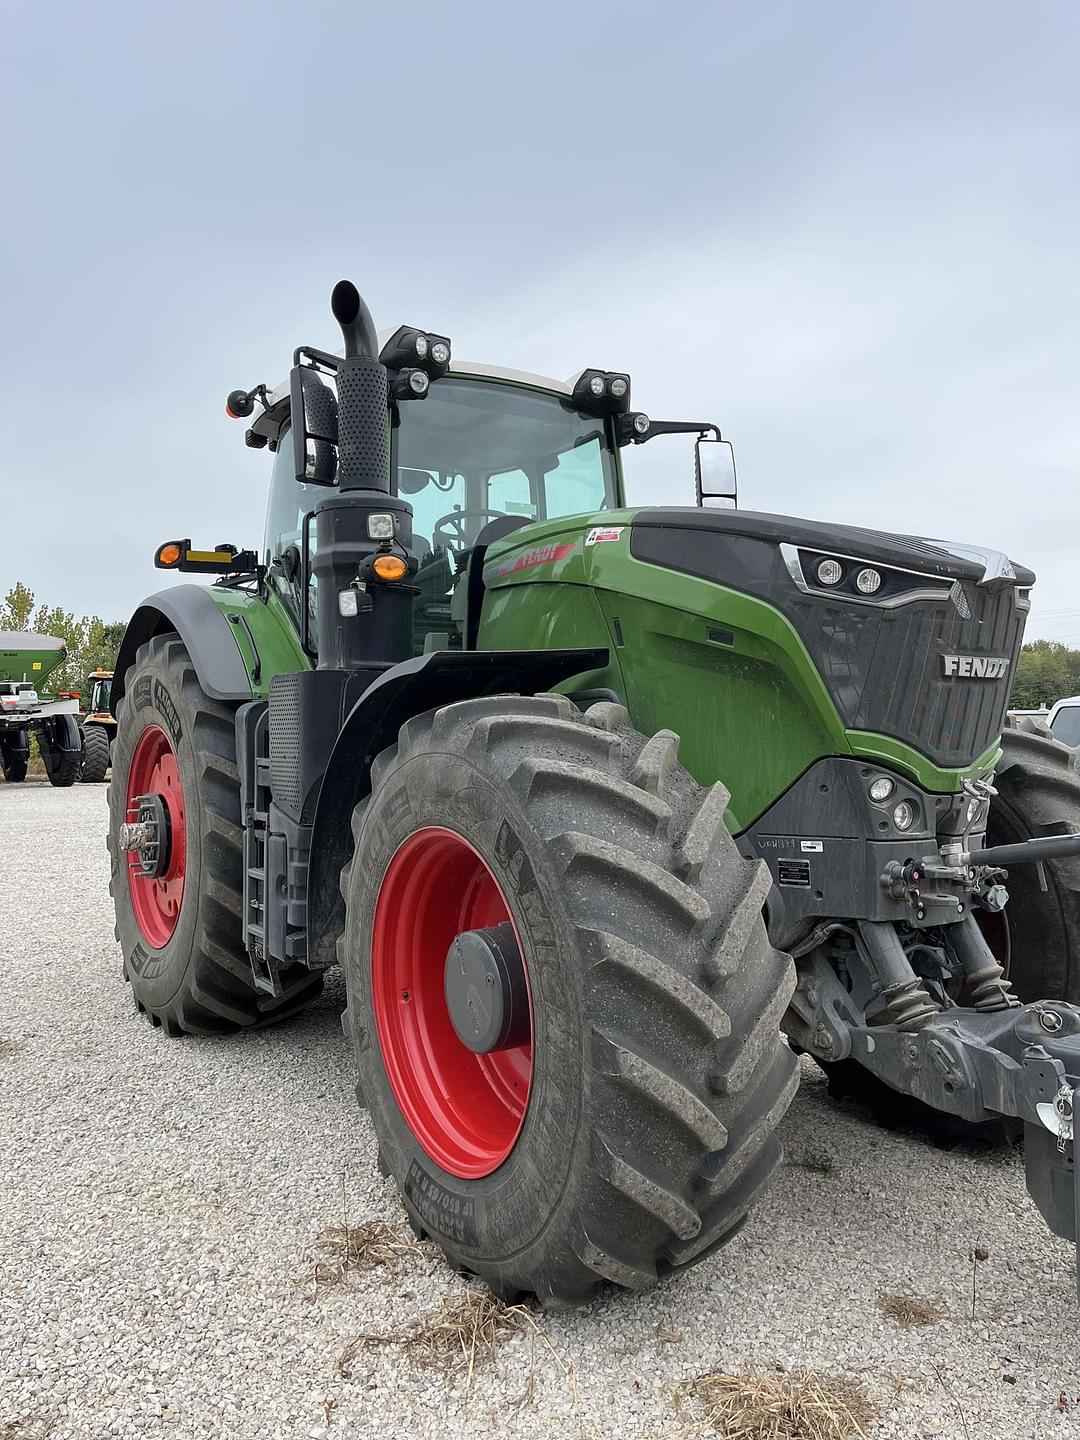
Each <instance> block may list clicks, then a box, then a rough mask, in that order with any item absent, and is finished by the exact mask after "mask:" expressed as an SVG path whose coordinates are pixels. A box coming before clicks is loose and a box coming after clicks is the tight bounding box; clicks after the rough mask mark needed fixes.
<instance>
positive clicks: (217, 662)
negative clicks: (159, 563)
mask: <svg viewBox="0 0 1080 1440" xmlns="http://www.w3.org/2000/svg"><path fill="white" fill-rule="evenodd" d="M168 630H175V631H176V632H177V634H178V635H179V636H180V638H181V640H183V642H184V644H185V645H186V646H187V650H188V654H189V655H190V656H191V662H192V664H193V665H194V666H195V673H196V675H198V677H199V684H200V685H201V686H202V688H203V690H204V691H205V692H206V694H207V695H209V696H210V698H211V699H212V700H234V701H237V700H250V699H251V697H252V693H253V691H252V683H251V676H250V674H249V673H248V669H247V666H246V665H245V663H244V659H243V656H242V655H241V654H240V650H239V648H238V646H237V643H236V639H235V637H234V636H233V633H232V629H231V627H230V626H229V623H228V621H227V620H226V618H225V616H224V614H223V613H222V611H221V609H220V608H219V607H218V606H217V605H216V604H215V603H214V601H213V599H212V597H211V595H210V593H209V591H208V590H207V588H206V587H205V586H204V585H174V586H172V587H171V588H170V589H168V590H159V591H158V593H157V594H156V595H151V596H149V597H148V598H147V599H146V600H144V601H143V603H142V604H141V605H140V606H139V608H138V609H137V610H136V611H135V614H134V615H133V616H132V617H131V619H130V620H129V621H128V627H127V629H126V630H125V631H124V638H123V640H122V641H121V643H120V653H119V655H118V656H117V658H116V669H115V672H114V675H113V684H112V694H111V697H110V708H111V709H112V713H113V714H114V715H115V714H116V709H117V706H118V705H119V703H120V699H121V697H122V696H123V694H124V688H125V683H126V677H127V671H128V670H129V669H130V668H131V666H132V665H133V664H134V663H135V656H136V654H137V653H138V649H139V646H140V645H145V643H146V642H147V640H150V639H152V638H153V637H154V636H155V635H161V634H163V633H164V632H165V631H168Z"/></svg>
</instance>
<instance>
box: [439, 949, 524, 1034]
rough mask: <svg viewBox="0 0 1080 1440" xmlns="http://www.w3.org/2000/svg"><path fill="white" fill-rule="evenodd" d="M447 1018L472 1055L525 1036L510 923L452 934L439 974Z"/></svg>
mask: <svg viewBox="0 0 1080 1440" xmlns="http://www.w3.org/2000/svg"><path fill="white" fill-rule="evenodd" d="M443 984H444V987H445V990H446V1007H447V1009H448V1010H449V1012H450V1021H451V1023H452V1025H453V1027H454V1030H455V1031H456V1032H457V1037H458V1039H459V1040H460V1041H461V1043H462V1044H463V1045H467V1046H468V1047H469V1049H470V1050H472V1051H473V1053H474V1054H476V1055H490V1054H491V1053H492V1052H493V1051H495V1050H513V1049H514V1048H515V1047H516V1046H518V1045H524V1044H525V1043H526V1041H527V1040H528V1038H529V991H528V987H527V986H526V984H525V964H524V961H523V960H522V958H521V951H520V950H519V949H518V943H517V939H516V937H515V935H514V927H513V926H512V925H510V924H508V923H505V922H504V923H503V924H502V925H494V926H492V927H491V928H489V929H485V930H466V931H465V932H464V934H462V935H455V937H454V939H453V940H452V941H451V943H450V949H449V950H448V951H447V955H446V970H445V974H444V977H443Z"/></svg>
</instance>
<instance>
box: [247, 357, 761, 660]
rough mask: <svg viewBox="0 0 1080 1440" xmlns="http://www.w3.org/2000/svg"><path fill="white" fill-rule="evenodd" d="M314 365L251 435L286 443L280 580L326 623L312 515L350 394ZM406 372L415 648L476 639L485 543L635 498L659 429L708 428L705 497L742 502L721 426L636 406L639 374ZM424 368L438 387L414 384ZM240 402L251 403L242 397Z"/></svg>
mask: <svg viewBox="0 0 1080 1440" xmlns="http://www.w3.org/2000/svg"><path fill="white" fill-rule="evenodd" d="M408 333H409V334H412V333H417V334H422V332H408ZM401 334H402V332H401V331H396V332H394V334H393V335H392V336H390V338H389V339H386V340H385V341H384V344H383V354H384V355H385V354H386V353H387V350H388V349H391V348H395V347H396V348H400V344H401V341H400V336H401ZM380 338H381V339H382V338H383V337H380ZM443 343H445V344H446V345H447V346H448V342H443ZM432 348H434V347H432ZM317 358H318V357H317ZM298 368H299V367H298ZM304 369H305V373H304V377H303V384H302V385H299V386H298V385H296V384H295V383H294V384H293V385H291V386H281V387H279V388H278V389H277V390H276V391H274V392H273V394H272V395H270V396H268V397H266V398H267V404H266V408H265V409H264V412H263V414H262V415H261V416H259V417H258V419H257V421H256V422H255V424H254V425H253V427H252V429H251V430H250V431H249V432H248V441H249V443H252V441H253V440H255V441H261V440H263V437H264V436H265V440H266V442H267V443H268V444H269V446H270V447H271V448H272V449H273V450H274V451H275V456H274V464H273V470H272V475H271V483H270V496H269V504H268V508H267V518H266V531H265V538H264V547H263V554H264V559H265V564H266V567H267V572H268V576H269V581H270V584H271V585H273V586H274V587H275V589H276V590H277V592H278V594H279V595H280V597H281V598H282V599H283V600H284V601H285V603H286V605H287V606H288V608H289V609H290V610H291V611H292V612H293V614H294V617H295V618H296V619H297V621H299V620H300V617H301V612H302V610H303V608H304V603H303V599H302V596H303V595H304V593H305V591H306V593H307V610H308V619H309V622H310V627H309V628H310V629H312V630H313V629H314V617H315V614H316V610H317V601H316V583H317V582H316V580H315V575H314V567H313V566H312V565H311V563H310V560H311V556H312V554H313V552H314V549H315V547H316V544H317V540H316V536H315V533H314V529H313V528H312V527H310V526H306V525H305V516H308V515H310V514H311V513H312V512H313V510H314V507H315V505H316V504H317V503H318V501H319V500H320V499H321V498H322V497H323V496H325V494H326V486H327V483H328V479H329V480H330V481H332V479H333V477H334V474H335V471H336V466H335V463H334V461H333V459H332V458H328V456H327V450H328V449H332V447H333V446H334V445H335V443H336V437H337V424H336V410H337V399H336V383H335V377H334V376H333V374H331V373H326V372H325V370H323V369H320V367H319V365H318V364H317V363H315V364H312V365H311V366H310V368H308V367H304ZM294 374H295V372H294ZM316 376H317V378H316ZM398 376H399V381H398V383H397V385H396V386H395V392H396V399H397V402H398V403H397V404H396V405H395V406H394V409H393V412H392V422H391V427H390V446H389V450H390V454H389V479H390V493H391V494H392V495H394V496H396V497H398V498H400V499H403V500H405V501H407V502H408V504H409V505H410V507H411V510H412V524H411V533H410V535H409V538H408V540H407V541H406V543H405V549H406V551H407V553H408V557H409V561H410V570H411V576H410V578H411V581H412V584H413V585H414V586H415V587H416V600H415V605H414V608H413V652H414V653H415V654H420V653H422V652H423V651H424V650H425V649H428V650H430V649H433V648H442V649H457V648H460V647H462V646H463V645H465V644H467V643H468V637H467V633H466V630H467V627H466V611H467V598H466V597H467V574H468V570H469V561H470V557H471V556H472V555H473V554H474V552H477V563H479V562H480V560H481V559H482V554H483V550H484V549H485V548H486V545H487V544H489V543H491V542H492V541H493V540H495V539H499V538H502V537H503V536H505V535H507V534H509V533H510V532H511V531H512V530H514V529H517V528H519V527H521V526H524V525H531V524H536V523H542V522H544V521H548V520H557V519H560V518H562V517H565V516H570V515H583V516H584V515H593V514H596V513H597V512H601V511H605V510H616V509H618V508H620V507H621V506H622V505H624V504H625V492H624V485H623V473H622V465H621V457H620V451H621V449H622V448H623V447H624V446H626V445H628V444H634V445H640V444H643V443H644V442H645V441H647V440H649V439H652V438H653V437H654V436H655V435H659V434H673V433H688V434H696V435H697V437H698V439H697V444H696V448H695V475H696V481H697V496H698V503H699V505H705V506H713V505H720V506H734V504H735V467H734V457H733V453H732V450H731V446H730V443H729V442H728V441H725V440H722V439H721V437H720V432H719V429H718V428H717V427H716V426H715V425H713V424H711V423H710V422H682V421H660V422H654V421H652V420H650V418H649V417H648V416H647V415H645V414H643V413H641V412H640V411H637V412H634V411H631V410H630V377H629V376H628V375H625V374H621V373H618V372H608V371H602V370H596V369H586V370H583V371H582V372H580V374H578V375H577V376H575V377H573V378H572V379H570V380H568V381H558V380H554V379H552V378H550V377H546V376H541V375H532V374H527V373H525V372H521V371H515V370H506V369H502V368H499V367H494V366H484V365H478V364H472V363H467V362H450V363H449V364H448V365H447V368H446V371H445V373H444V374H440V375H437V376H436V377H435V378H436V379H437V381H438V383H437V384H433V383H431V379H430V378H429V377H428V376H427V374H426V372H424V371H421V370H418V369H415V368H413V369H410V368H407V367H406V368H404V369H402V370H401V371H399V372H398ZM402 376H404V377H405V378H404V380H401V379H400V377H402ZM416 376H420V377H422V378H423V379H424V380H426V381H427V383H426V384H425V385H422V386H417V385H416V383H415V381H414V382H413V383H411V384H410V379H411V377H416ZM298 399H299V403H298ZM417 401H422V402H423V403H422V404H420V403H415V402H417ZM232 403H236V404H238V406H239V407H240V408H241V409H242V408H243V405H242V402H241V401H233V402H232ZM328 415H329V416H330V419H329V420H327V418H326V417H327V416H328ZM301 416H302V417H303V418H302V419H301V418H300V417H301ZM301 425H302V426H303V429H304V434H303V436H302V437H301V436H300V435H299V433H298V432H299V429H300V426H301ZM309 477H310V478H309Z"/></svg>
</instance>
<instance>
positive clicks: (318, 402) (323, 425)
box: [289, 365, 338, 485]
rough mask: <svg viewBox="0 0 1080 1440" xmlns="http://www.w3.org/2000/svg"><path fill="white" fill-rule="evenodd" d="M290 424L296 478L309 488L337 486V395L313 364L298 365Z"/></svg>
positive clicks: (292, 388)
mask: <svg viewBox="0 0 1080 1440" xmlns="http://www.w3.org/2000/svg"><path fill="white" fill-rule="evenodd" d="M289 424H290V426H291V428H292V444H293V474H294V475H295V476H296V479H297V480H302V481H304V482H305V483H306V484H308V485H333V483H334V481H335V479H336V478H337V442H338V402H337V392H336V390H335V388H334V383H333V380H332V379H331V378H330V377H328V376H326V375H323V374H320V372H319V371H318V370H315V369H314V368H313V367H312V366H310V365H294V366H293V369H292V374H291V375H290V377H289Z"/></svg>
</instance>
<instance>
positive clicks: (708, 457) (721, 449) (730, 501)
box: [694, 435, 739, 510]
mask: <svg viewBox="0 0 1080 1440" xmlns="http://www.w3.org/2000/svg"><path fill="white" fill-rule="evenodd" d="M694 484H695V488H696V490H697V503H698V505H699V506H704V507H705V508H707V509H710V510H735V509H736V508H737V506H738V496H739V488H738V481H737V478H736V475H735V451H734V449H733V448H732V444H731V441H730V440H721V439H719V438H717V439H715V440H713V439H710V438H708V437H706V436H704V435H699V436H698V439H697V442H696V443H695V445H694Z"/></svg>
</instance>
